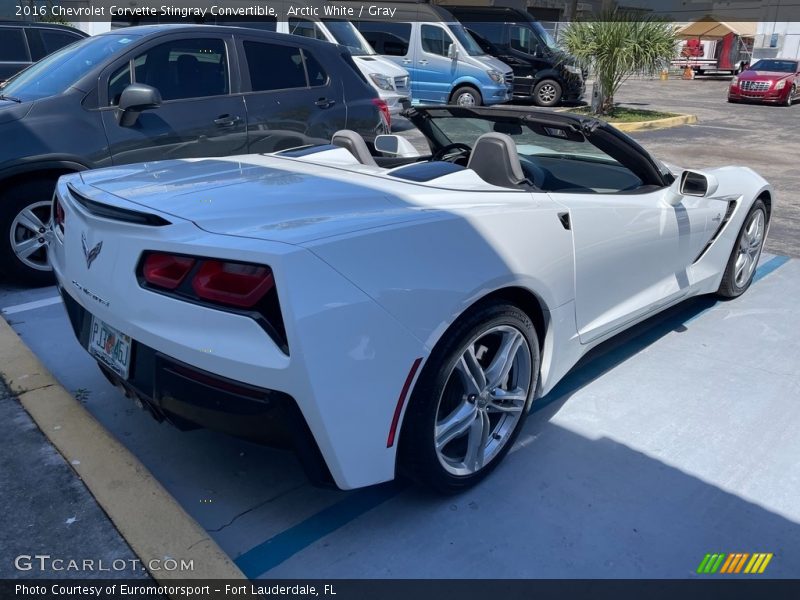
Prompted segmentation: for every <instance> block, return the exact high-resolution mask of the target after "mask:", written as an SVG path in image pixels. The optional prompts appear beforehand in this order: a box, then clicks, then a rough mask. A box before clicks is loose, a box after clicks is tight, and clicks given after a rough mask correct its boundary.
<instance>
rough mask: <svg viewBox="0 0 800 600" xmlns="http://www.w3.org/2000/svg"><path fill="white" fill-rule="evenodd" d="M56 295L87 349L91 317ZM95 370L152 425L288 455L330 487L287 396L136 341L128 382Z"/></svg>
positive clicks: (63, 293) (316, 451)
mask: <svg viewBox="0 0 800 600" xmlns="http://www.w3.org/2000/svg"><path fill="white" fill-rule="evenodd" d="M59 292H60V294H61V297H62V298H63V300H64V306H65V308H66V311H67V315H68V317H69V321H70V324H71V325H72V329H73V331H74V333H75V337H76V338H77V339H78V341H79V343H80V344H81V346H83V347H84V348H86V347H87V345H88V343H89V336H90V327H91V315H90V313H89V312H88V311H87V310H86V309H85V308H83V306H81V305H80V304H79V303H78V302H77V301H76V300H75V299H74V298H72V296H70V295H69V294H68V293H67V292H66V291H65V290H64V289H63V288H62V287H61V286H59ZM98 366H99V367H100V370H101V371H102V372H103V374H104V375H105V376H106V378H107V379H108V380H109V381H110V382H111V383H112V384H113V385H116V386H117V387H119V388H120V389H121V390H122V391H123V392H124V393H125V395H126V396H128V397H129V398H131V399H133V400H136V401H138V402H139V403H141V405H142V406H143V408H145V409H146V410H147V411H148V412H149V413H150V414H151V415H152V416H153V417H154V418H156V419H157V420H159V421H164V420H165V421H167V422H169V423H170V424H172V425H174V426H175V427H177V428H178V429H181V430H184V431H186V430H191V429H197V428H199V427H204V428H207V429H211V430H214V431H220V432H222V433H227V434H230V435H234V436H236V437H241V438H244V439H248V440H251V441H254V442H258V443H262V444H267V445H270V446H275V447H278V448H285V449H290V450H292V451H294V453H295V454H296V455H297V457H298V458H299V460H300V462H301V464H302V465H303V468H304V469H305V471H306V474H307V475H308V477H309V479H310V480H311V481H312V482H313V483H315V484H317V485H324V486H332V485H334V481H333V477H332V476H331V473H330V470H329V469H328V467H327V465H326V463H325V460H324V458H323V456H322V453H321V452H320V449H319V447H318V446H317V443H316V441H315V439H314V436H313V435H312V433H311V430H310V429H309V427H308V424H307V423H306V421H305V419H304V418H303V415H302V413H301V411H300V409H299V408H298V406H297V403H296V402H295V400H294V398H292V397H291V396H290V395H289V394H286V393H284V392H280V391H277V390H271V389H265V388H260V387H256V386H253V385H250V384H247V383H243V382H240V381H234V380H231V379H228V378H225V377H221V376H219V375H215V374H213V373H209V372H208V371H203V370H201V369H198V368H196V367H193V366H191V365H187V364H186V363H183V362H181V361H179V360H177V359H175V358H173V357H170V356H167V355H166V354H163V353H162V352H159V351H157V350H155V349H153V348H151V347H149V346H147V345H145V344H142V343H141V342H137V341H135V340H134V342H133V352H132V356H131V366H130V375H129V377H128V379H127V380H123V379H122V378H121V377H120V376H119V375H117V374H116V373H114V372H112V371H111V370H109V369H108V368H107V367H106V366H105V365H103V364H101V363H99V362H98Z"/></svg>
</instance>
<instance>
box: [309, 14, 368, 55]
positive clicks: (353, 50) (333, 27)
mask: <svg viewBox="0 0 800 600" xmlns="http://www.w3.org/2000/svg"><path fill="white" fill-rule="evenodd" d="M322 22H323V23H325V26H326V27H327V28H328V31H330V32H331V35H332V36H333V37H334V38H336V41H337V42H338V43H340V44H341V45H342V46H347V48H348V49H349V50H350V54H352V55H353V56H367V55H372V54H377V53H376V52H375V51H374V50H373V49H372V46H370V45H369V44H368V43H367V40H365V39H364V38H363V37H361V35H360V34H359V33H358V29H356V28H355V27H354V26H353V24H352V23H351V22H350V21H342V20H340V19H322Z"/></svg>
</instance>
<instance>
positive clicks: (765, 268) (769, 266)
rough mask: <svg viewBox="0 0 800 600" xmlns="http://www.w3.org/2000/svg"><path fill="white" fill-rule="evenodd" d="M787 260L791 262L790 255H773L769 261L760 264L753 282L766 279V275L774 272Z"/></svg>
mask: <svg viewBox="0 0 800 600" xmlns="http://www.w3.org/2000/svg"><path fill="white" fill-rule="evenodd" d="M787 262H789V257H788V256H773V257H772V258H770V259H769V260H768V261H767V262H765V263H764V264H762V265H759V266H758V268H757V269H756V274H755V275H754V276H753V283H756V282H757V281H759V280H760V279H764V277H766V276H767V275H769V274H770V273H772V272H773V271H774V270H775V269H777V268H778V267H782V266H783V265H785V264H786V263H787Z"/></svg>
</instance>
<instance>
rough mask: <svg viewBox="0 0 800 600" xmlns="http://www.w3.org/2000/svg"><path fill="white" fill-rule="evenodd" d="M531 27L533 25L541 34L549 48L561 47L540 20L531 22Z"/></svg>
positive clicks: (556, 48)
mask: <svg viewBox="0 0 800 600" xmlns="http://www.w3.org/2000/svg"><path fill="white" fill-rule="evenodd" d="M531 27H533V30H534V31H535V32H536V33H537V34H538V35H539V37H540V38H541V39H542V41H543V42H544V44H545V45H546V46H547V47H548V48H550V50H558V49H559V48H558V44H556V41H555V40H554V39H553V36H551V35H550V34H549V33H548V31H547V30H546V29H545V28H544V27H542V24H541V23H539V22H538V21H534V22H533V23H531Z"/></svg>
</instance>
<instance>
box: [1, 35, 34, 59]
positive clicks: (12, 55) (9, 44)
mask: <svg viewBox="0 0 800 600" xmlns="http://www.w3.org/2000/svg"><path fill="white" fill-rule="evenodd" d="M0 60H1V61H7V62H28V61H29V60H30V58H29V57H28V48H27V46H26V45H25V36H24V35H23V34H22V29H21V28H19V27H0Z"/></svg>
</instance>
